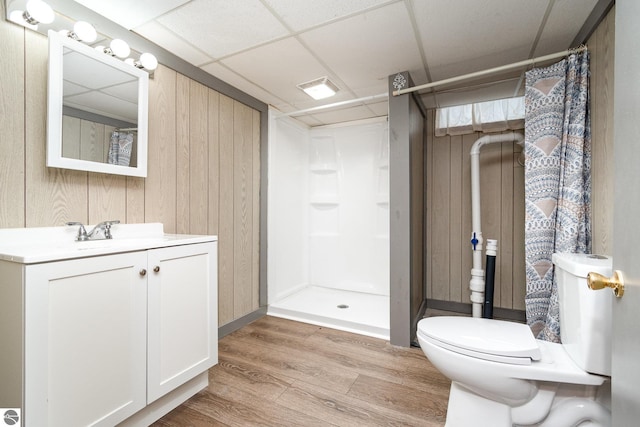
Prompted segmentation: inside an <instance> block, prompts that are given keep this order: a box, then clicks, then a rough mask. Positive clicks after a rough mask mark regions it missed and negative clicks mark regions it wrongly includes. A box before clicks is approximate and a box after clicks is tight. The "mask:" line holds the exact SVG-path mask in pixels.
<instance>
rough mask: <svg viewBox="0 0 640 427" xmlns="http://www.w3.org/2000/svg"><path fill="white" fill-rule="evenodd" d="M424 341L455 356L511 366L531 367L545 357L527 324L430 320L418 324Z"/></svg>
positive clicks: (456, 318) (458, 318) (469, 319)
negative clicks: (453, 353)
mask: <svg viewBox="0 0 640 427" xmlns="http://www.w3.org/2000/svg"><path fill="white" fill-rule="evenodd" d="M417 333H418V334H419V335H420V336H421V338H422V339H424V340H425V341H428V342H430V343H432V344H433V345H437V346H440V347H442V348H445V349H447V350H450V351H454V352H456V353H460V354H464V355H466V356H470V357H474V358H477V359H483V360H488V361H492V362H500V363H506V364H510V365H531V363H532V361H537V360H540V359H541V357H542V354H541V351H540V348H539V346H538V343H537V341H536V339H535V337H534V336H533V333H532V332H531V329H530V328H529V327H528V326H527V325H524V324H521V323H514V322H507V321H502V320H494V319H481V318H473V317H462V316H441V317H429V318H426V319H422V320H421V321H420V322H418V330H417Z"/></svg>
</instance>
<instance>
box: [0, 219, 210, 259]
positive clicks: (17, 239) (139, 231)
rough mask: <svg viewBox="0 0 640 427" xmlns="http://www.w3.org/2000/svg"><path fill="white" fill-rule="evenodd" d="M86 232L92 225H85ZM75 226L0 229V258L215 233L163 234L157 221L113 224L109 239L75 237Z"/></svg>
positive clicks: (149, 245)
mask: <svg viewBox="0 0 640 427" xmlns="http://www.w3.org/2000/svg"><path fill="white" fill-rule="evenodd" d="M85 228H86V230H87V232H89V231H90V230H91V229H92V228H93V225H87V226H85ZM77 233H78V226H63V227H33V228H4V229H0V260H5V261H11V262H17V263H22V264H36V263H41V262H50V261H58V260H65V259H73V258H85V257H91V256H101V255H108V254H115V253H122V252H133V251H140V250H146V249H155V248H165V247H169V246H178V245H190V244H194V243H204V242H214V241H217V240H218V237H217V236H206V235H191V234H165V233H164V228H163V226H162V224H160V223H149V224H114V225H112V226H111V234H112V236H113V238H112V239H108V240H87V241H84V242H78V241H76V240H75V238H76V235H77Z"/></svg>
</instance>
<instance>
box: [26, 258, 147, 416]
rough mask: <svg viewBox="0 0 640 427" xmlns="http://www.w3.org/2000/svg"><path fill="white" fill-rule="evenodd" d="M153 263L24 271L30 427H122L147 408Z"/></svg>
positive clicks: (89, 263)
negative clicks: (145, 272)
mask: <svg viewBox="0 0 640 427" xmlns="http://www.w3.org/2000/svg"><path fill="white" fill-rule="evenodd" d="M146 258H147V256H146V252H133V253H125V254H117V255H108V256H102V257H92V258H81V259H75V260H69V261H59V262H50V263H42V264H33V265H26V266H25V267H24V292H25V293H24V297H25V298H24V307H25V311H24V322H25V324H24V328H25V329H24V330H25V363H24V373H25V380H24V395H25V402H24V408H23V411H24V412H23V420H24V423H25V425H27V426H64V425H77V426H89V425H104V426H108V425H115V424H117V423H118V422H120V421H123V420H124V419H126V418H128V417H129V416H131V415H133V414H134V413H136V412H138V411H139V410H140V409H142V408H143V407H144V406H145V405H146V366H147V355H146V347H147V346H146V340H147V327H146V325H147V320H146V317H147V280H146V278H145V277H142V276H140V274H139V272H140V270H141V269H144V268H146V266H147V259H146Z"/></svg>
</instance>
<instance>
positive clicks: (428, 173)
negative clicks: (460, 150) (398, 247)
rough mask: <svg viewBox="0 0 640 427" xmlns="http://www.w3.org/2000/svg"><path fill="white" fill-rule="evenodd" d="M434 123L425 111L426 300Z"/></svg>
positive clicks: (429, 279)
mask: <svg viewBox="0 0 640 427" xmlns="http://www.w3.org/2000/svg"><path fill="white" fill-rule="evenodd" d="M434 122H435V110H427V142H426V144H425V148H426V154H425V158H426V160H425V168H426V170H425V179H426V196H427V197H426V199H425V203H426V205H425V210H426V217H425V239H426V242H425V246H426V249H427V253H426V255H425V257H426V262H425V269H426V273H425V277H426V282H427V299H429V298H432V295H433V289H432V288H433V286H432V283H433V280H434V277H433V272H432V270H433V267H432V266H433V262H432V257H431V254H432V252H433V238H432V232H433V226H432V222H433V221H432V218H433V208H432V206H433V181H434V179H433V167H432V164H433V132H434V129H435V127H434Z"/></svg>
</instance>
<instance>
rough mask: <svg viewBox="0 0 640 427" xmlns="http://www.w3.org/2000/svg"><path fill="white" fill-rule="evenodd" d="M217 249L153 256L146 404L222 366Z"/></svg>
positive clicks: (189, 248) (197, 247)
mask: <svg viewBox="0 0 640 427" xmlns="http://www.w3.org/2000/svg"><path fill="white" fill-rule="evenodd" d="M216 245H217V244H216V243H215V242H211V243H200V244H194V245H184V246H174V247H171V248H163V249H154V250H150V251H149V252H148V257H149V258H148V265H149V278H148V287H149V290H148V298H149V304H148V307H149V318H148V334H149V338H148V339H149V342H148V361H147V363H148V385H147V403H151V402H153V401H154V400H156V399H158V398H159V397H161V396H162V395H164V394H166V393H167V392H169V391H171V390H173V389H174V388H176V387H178V386H179V385H181V384H183V383H184V382H186V381H188V380H190V379H191V378H193V377H194V376H196V375H198V374H199V373H201V372H204V371H206V370H207V369H208V368H210V367H211V366H213V365H215V364H216V363H217V362H218V324H217V323H218V303H217V300H218V290H217V264H216V260H217V253H216V248H217V246H216Z"/></svg>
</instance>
